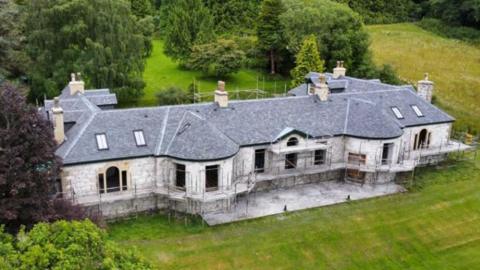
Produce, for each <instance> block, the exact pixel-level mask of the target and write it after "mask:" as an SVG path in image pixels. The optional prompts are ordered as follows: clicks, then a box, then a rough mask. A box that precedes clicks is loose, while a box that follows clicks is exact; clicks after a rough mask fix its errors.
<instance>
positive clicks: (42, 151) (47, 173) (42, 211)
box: [0, 83, 86, 232]
mask: <svg viewBox="0 0 480 270" xmlns="http://www.w3.org/2000/svg"><path fill="white" fill-rule="evenodd" d="M55 149H56V143H55V141H54V140H53V134H52V128H51V124H50V122H49V121H47V120H45V119H44V118H42V117H41V116H40V115H39V114H38V111H37V109H36V108H34V107H32V106H30V105H27V104H26V103H25V99H24V98H23V97H22V96H21V95H20V94H19V91H18V90H17V89H15V88H14V87H13V86H11V85H9V84H6V83H5V84H3V85H0V224H5V226H6V229H7V230H8V231H10V232H15V231H17V230H18V229H19V227H20V226H21V225H25V226H27V227H28V228H30V227H31V226H32V225H33V224H35V223H37V222H40V221H52V220H57V219H64V218H65V219H75V218H85V217H86V215H85V212H84V210H83V209H82V208H81V207H79V206H75V207H74V206H72V205H71V204H70V203H69V202H68V201H64V200H62V199H55V198H54V197H53V195H54V192H55V186H54V185H55V180H56V179H57V177H58V176H59V174H60V166H61V160H59V159H58V158H57V157H56V156H55Z"/></svg>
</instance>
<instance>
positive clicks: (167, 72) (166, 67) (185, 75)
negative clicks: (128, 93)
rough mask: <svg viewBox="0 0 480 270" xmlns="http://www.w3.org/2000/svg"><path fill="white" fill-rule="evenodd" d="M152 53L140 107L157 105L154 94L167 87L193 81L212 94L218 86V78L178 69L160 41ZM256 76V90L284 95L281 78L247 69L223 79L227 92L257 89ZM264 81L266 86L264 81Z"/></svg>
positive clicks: (202, 90)
mask: <svg viewBox="0 0 480 270" xmlns="http://www.w3.org/2000/svg"><path fill="white" fill-rule="evenodd" d="M153 45H154V48H153V54H152V56H151V57H150V58H149V59H148V60H147V64H146V68H145V72H144V75H143V77H144V80H145V82H146V84H147V86H146V88H145V95H144V96H143V98H142V99H141V100H140V102H139V105H141V106H152V105H155V104H156V99H155V93H156V92H157V91H159V90H161V89H162V88H165V87H168V86H178V87H181V88H183V89H187V87H188V86H189V85H190V84H191V83H192V82H193V80H195V81H196V84H197V85H198V86H199V88H200V91H201V92H208V93H213V91H214V90H215V89H216V86H217V81H218V79H217V78H213V77H205V76H202V74H201V73H200V72H195V71H189V70H181V69H180V68H179V67H178V64H177V63H176V62H174V61H173V60H172V59H170V58H169V57H167V56H166V55H165V54H164V53H163V43H162V41H160V40H154V42H153ZM257 77H258V80H259V88H260V89H265V90H266V91H269V92H270V93H283V92H284V88H285V83H287V85H288V81H287V80H285V79H283V78H278V77H270V76H269V75H267V74H264V73H261V72H257V71H254V70H250V69H242V70H240V71H239V72H238V73H236V74H233V75H231V76H230V77H228V78H223V79H224V80H225V81H226V83H227V90H228V89H230V90H236V89H242V90H244V89H256V88H257ZM264 79H265V84H264V82H263V80H264Z"/></svg>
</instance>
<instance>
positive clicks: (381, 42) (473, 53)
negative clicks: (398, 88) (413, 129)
mask: <svg viewBox="0 0 480 270" xmlns="http://www.w3.org/2000/svg"><path fill="white" fill-rule="evenodd" d="M368 31H369V32H370V35H371V38H372V46H371V49H372V51H373V54H374V60H375V62H376V63H377V64H384V63H385V64H387V63H388V64H391V65H392V66H393V67H395V69H396V70H397V72H398V74H399V75H400V76H401V77H402V78H404V79H406V80H408V81H410V82H412V83H415V82H416V81H418V80H419V79H422V78H423V74H424V73H425V72H428V73H430V78H431V80H433V81H434V82H435V86H436V92H435V94H436V101H437V103H438V104H439V106H440V107H442V108H444V109H445V110H446V111H448V112H449V113H450V114H452V115H453V116H455V117H456V118H457V124H456V128H457V129H461V130H465V129H466V127H467V126H470V127H472V128H473V129H474V130H475V131H476V132H480V44H479V45H478V46H473V45H470V44H468V43H465V42H461V41H458V40H454V39H446V38H443V37H440V36H437V35H435V34H432V33H430V32H428V31H425V30H423V29H422V28H420V27H418V26H416V25H414V24H393V25H375V26H369V27H368Z"/></svg>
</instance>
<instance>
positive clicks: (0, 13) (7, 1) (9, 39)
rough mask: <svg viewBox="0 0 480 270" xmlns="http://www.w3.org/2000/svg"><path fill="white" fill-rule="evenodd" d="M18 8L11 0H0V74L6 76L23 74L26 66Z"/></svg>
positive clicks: (11, 76) (21, 19)
mask: <svg viewBox="0 0 480 270" xmlns="http://www.w3.org/2000/svg"><path fill="white" fill-rule="evenodd" d="M19 9H20V7H19V5H17V4H16V3H15V2H14V1H13V0H0V37H1V38H0V75H3V76H4V77H7V78H17V77H19V76H21V75H23V74H25V71H26V69H27V66H28V57H27V55H26V54H25V52H24V46H25V44H24V39H25V37H24V35H23V18H22V16H21V13H20V10H19Z"/></svg>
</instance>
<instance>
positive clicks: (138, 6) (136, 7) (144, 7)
mask: <svg viewBox="0 0 480 270" xmlns="http://www.w3.org/2000/svg"><path fill="white" fill-rule="evenodd" d="M130 4H131V10H132V13H133V15H135V16H137V17H139V18H144V17H146V16H152V15H153V12H154V9H153V5H152V1H151V0H130Z"/></svg>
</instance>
